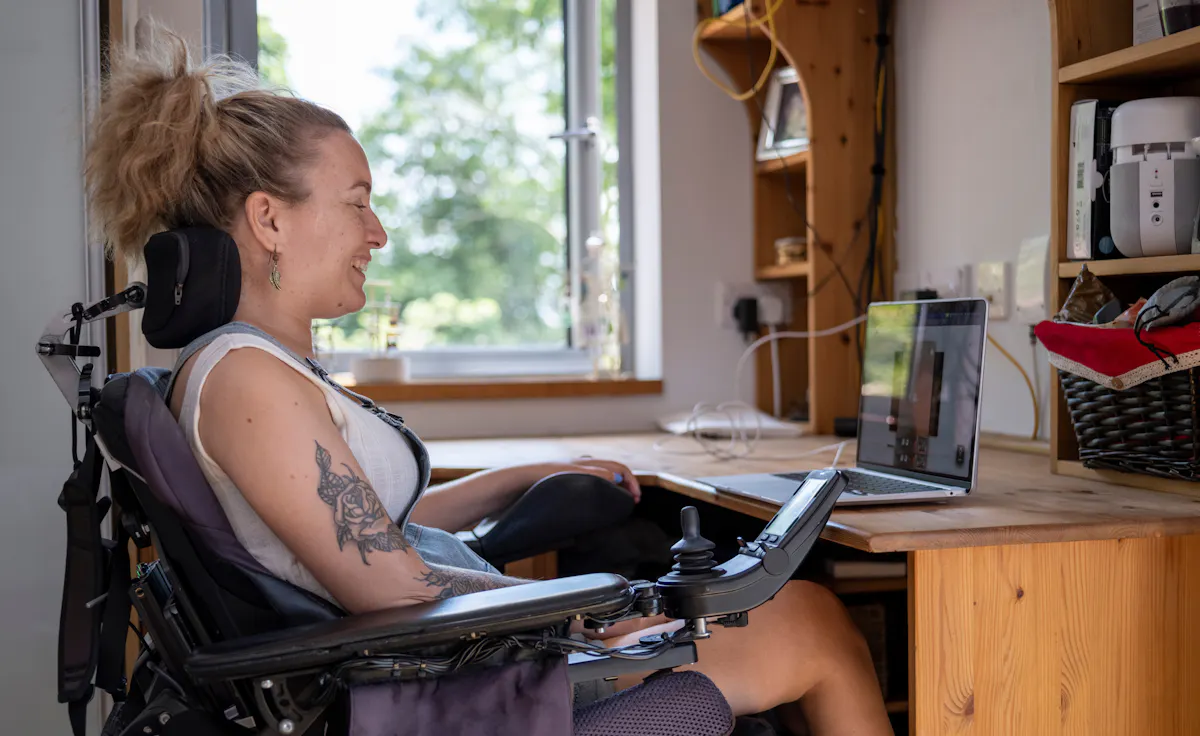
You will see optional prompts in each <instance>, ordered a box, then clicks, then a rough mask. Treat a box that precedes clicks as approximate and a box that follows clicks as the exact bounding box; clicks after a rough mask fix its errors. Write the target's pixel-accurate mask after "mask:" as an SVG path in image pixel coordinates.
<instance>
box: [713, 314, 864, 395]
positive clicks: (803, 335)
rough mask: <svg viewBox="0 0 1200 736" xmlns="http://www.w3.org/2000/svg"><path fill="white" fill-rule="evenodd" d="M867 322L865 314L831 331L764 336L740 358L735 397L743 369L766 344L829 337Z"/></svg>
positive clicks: (752, 344)
mask: <svg viewBox="0 0 1200 736" xmlns="http://www.w3.org/2000/svg"><path fill="white" fill-rule="evenodd" d="M866 321H867V315H865V314H863V315H859V316H858V317H855V318H854V319H852V320H850V321H849V322H843V323H842V324H840V325H838V326H837V327H830V328H829V329H826V330H817V331H816V332H772V333H771V334H769V335H764V336H762V337H760V338H758V339H757V340H755V341H754V342H752V343H750V344H749V345H747V346H746V350H745V352H743V353H742V357H740V358H738V362H737V368H735V369H734V371H733V392H734V396H737V395H738V393H739V392H738V387H739V386H741V385H742V384H741V378H742V368H743V367H744V366H745V365H746V361H747V360H749V358H750V356H751V355H752V354H753V353H754V351H755V350H758V349H759V348H760V347H762V346H763V345H764V344H766V343H768V342H770V341H772V340H782V339H783V338H785V337H796V338H802V339H808V338H814V337H829V336H830V335H836V334H838V333H839V332H845V331H846V330H848V329H850V328H851V327H854V326H855V325H858V324H862V323H863V322H866Z"/></svg>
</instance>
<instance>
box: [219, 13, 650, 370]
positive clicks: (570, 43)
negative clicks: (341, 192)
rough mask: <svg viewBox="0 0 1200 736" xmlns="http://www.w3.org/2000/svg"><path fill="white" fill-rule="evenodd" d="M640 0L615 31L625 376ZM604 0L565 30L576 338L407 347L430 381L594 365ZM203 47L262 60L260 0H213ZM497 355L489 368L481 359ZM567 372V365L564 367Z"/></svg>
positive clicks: (629, 366) (624, 366)
mask: <svg viewBox="0 0 1200 736" xmlns="http://www.w3.org/2000/svg"><path fill="white" fill-rule="evenodd" d="M631 2H632V0H616V7H615V12H614V16H615V17H614V18H613V21H612V22H613V23H614V29H613V30H614V33H615V34H616V37H615V39H614V41H615V47H616V85H617V89H616V100H617V104H616V107H617V110H616V113H617V131H616V134H617V140H616V145H617V150H618V151H619V157H618V163H617V182H618V185H617V186H618V191H619V195H618V196H619V199H618V209H617V212H618V220H619V223H620V224H619V231H620V240H619V242H618V244H617V247H618V253H619V273H620V288H619V297H618V298H619V299H620V313H621V325H620V330H621V365H620V373H621V374H622V375H627V376H632V375H635V368H636V364H635V357H636V356H635V351H634V345H635V335H636V319H635V315H636V312H635V310H634V292H635V278H636V275H637V271H636V268H635V264H634V252H635V251H634V241H633V217H634V215H633V209H634V208H633V202H634V201H635V200H634V191H633V189H634V176H633V166H632V159H633V156H632V138H633V136H632V132H633V116H632V112H631V109H630V108H631V106H630V104H629V100H630V98H631V96H632V81H631V80H632V75H631V66H632V65H631V63H630V62H631V60H632V53H631V44H630V37H631V35H630V34H631V31H632V24H631V20H632V12H631ZM600 6H601V2H600V0H563V22H564V37H565V39H566V42H565V43H564V48H565V56H566V59H565V62H566V79H565V80H564V91H565V97H566V100H565V102H566V105H565V107H566V120H565V121H564V122H565V127H564V131H563V132H564V133H567V134H568V135H567V136H565V143H566V151H567V155H566V161H565V166H566V178H567V192H566V196H567V242H566V243H565V245H566V259H567V263H566V266H567V276H568V281H569V284H570V291H569V293H570V314H571V325H572V327H571V328H570V334H569V336H568V339H567V345H566V347H563V348H538V347H528V348H526V347H520V346H514V347H507V346H495V347H478V348H474V347H469V346H463V347H457V346H454V347H445V348H442V347H437V348H426V349H423V350H410V351H401V352H400V354H401V355H402V356H404V357H405V358H406V359H407V361H408V363H409V366H410V371H411V372H412V375H413V376H414V377H417V376H420V377H422V378H426V379H438V378H446V379H480V378H512V377H523V376H549V375H554V376H563V375H573V376H585V375H589V374H591V373H593V371H594V368H593V365H592V361H591V357H590V355H589V353H588V351H587V350H585V349H583V348H581V347H579V345H580V342H581V339H580V338H581V335H580V334H579V321H580V320H579V315H580V305H581V301H580V295H581V281H582V254H583V252H584V247H585V242H586V240H587V237H588V235H589V234H590V233H592V232H599V231H600V228H601V222H600V219H601V201H600V195H601V182H602V176H603V160H602V147H601V146H600V145H599V136H600V134H601V131H600V130H599V126H598V120H599V117H600V114H601V110H600V106H601V84H602V83H601V79H600V61H601V59H600V48H601V43H600V33H601V28H602V25H601V24H602V19H601V17H600ZM203 47H204V53H205V55H206V56H208V55H211V54H228V55H230V56H233V57H235V58H240V59H242V60H244V61H247V62H248V63H250V64H251V65H253V66H254V67H255V68H257V67H258V3H257V1H256V0H204V23H203ZM589 118H594V119H596V120H597V124H596V125H595V127H596V132H595V135H594V136H578V137H577V136H571V135H569V133H570V132H571V131H579V130H584V129H587V128H588V127H589V123H588V119H589ZM366 354H367V353H363V352H349V351H338V352H337V353H335V354H334V355H323V356H322V360H323V361H325V362H330V361H332V362H334V363H336V364H337V365H338V366H341V365H343V364H346V365H348V363H349V361H351V360H353V359H354V358H356V357H360V356H364V355H366ZM489 357H492V358H501V359H500V360H493V361H491V362H492V363H493V364H494V365H493V367H492V368H491V369H490V370H488V369H482V368H481V367H480V366H482V365H485V364H487V363H488V362H489ZM564 370H565V371H568V372H566V373H564Z"/></svg>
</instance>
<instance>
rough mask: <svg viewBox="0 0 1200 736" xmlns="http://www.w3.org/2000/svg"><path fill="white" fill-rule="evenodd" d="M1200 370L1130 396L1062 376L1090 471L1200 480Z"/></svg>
mask: <svg viewBox="0 0 1200 736" xmlns="http://www.w3.org/2000/svg"><path fill="white" fill-rule="evenodd" d="M1197 371H1200V369H1198V368H1190V369H1187V370H1181V371H1175V372H1174V373H1168V374H1166V375H1163V376H1160V377H1158V378H1152V379H1150V380H1148V381H1145V382H1144V383H1140V384H1138V385H1136V386H1134V387H1133V388H1129V389H1126V390H1124V391H1115V390H1113V389H1110V388H1106V387H1104V386H1101V385H1100V384H1098V383H1095V382H1094V381H1090V380H1088V379H1086V378H1082V377H1080V376H1076V375H1073V374H1070V373H1067V372H1065V371H1059V375H1060V376H1061V377H1062V387H1063V393H1064V394H1065V395H1066V397H1067V407H1068V409H1069V411H1070V413H1071V423H1072V424H1073V425H1074V427H1075V438H1076V439H1077V440H1078V441H1079V457H1080V459H1081V460H1082V461H1083V464H1084V466H1085V467H1088V468H1101V469H1106V470H1121V471H1125V472H1131V473H1144V474H1147V475H1156V476H1160V477H1163V478H1177V479H1183V480H1192V481H1195V480H1200V458H1198V457H1197V447H1200V443H1198V442H1197V437H1196V426H1197V424H1196V411H1197V407H1196V392H1197V383H1198V380H1200V377H1198V375H1197Z"/></svg>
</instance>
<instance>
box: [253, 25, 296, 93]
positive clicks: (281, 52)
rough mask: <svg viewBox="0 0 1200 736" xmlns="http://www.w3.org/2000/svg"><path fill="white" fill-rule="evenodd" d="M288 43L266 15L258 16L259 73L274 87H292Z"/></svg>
mask: <svg viewBox="0 0 1200 736" xmlns="http://www.w3.org/2000/svg"><path fill="white" fill-rule="evenodd" d="M287 61H288V44H287V39H286V38H284V37H283V36H282V35H281V34H280V33H279V31H277V30H275V27H274V26H273V25H271V19H270V18H268V17H267V16H265V15H259V16H258V75H259V76H260V77H262V78H263V79H264V80H266V82H267V83H268V84H270V85H271V86H273V87H290V86H291V83H290V82H289V81H288V74H287Z"/></svg>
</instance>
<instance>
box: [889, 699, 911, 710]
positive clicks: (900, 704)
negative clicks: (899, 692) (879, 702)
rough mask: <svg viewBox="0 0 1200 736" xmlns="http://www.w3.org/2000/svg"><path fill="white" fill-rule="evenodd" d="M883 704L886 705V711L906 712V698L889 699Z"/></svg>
mask: <svg viewBox="0 0 1200 736" xmlns="http://www.w3.org/2000/svg"><path fill="white" fill-rule="evenodd" d="M884 705H885V706H886V707H887V712H888V713H907V712H908V701H907V700H889V701H887V703H885V704H884Z"/></svg>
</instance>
